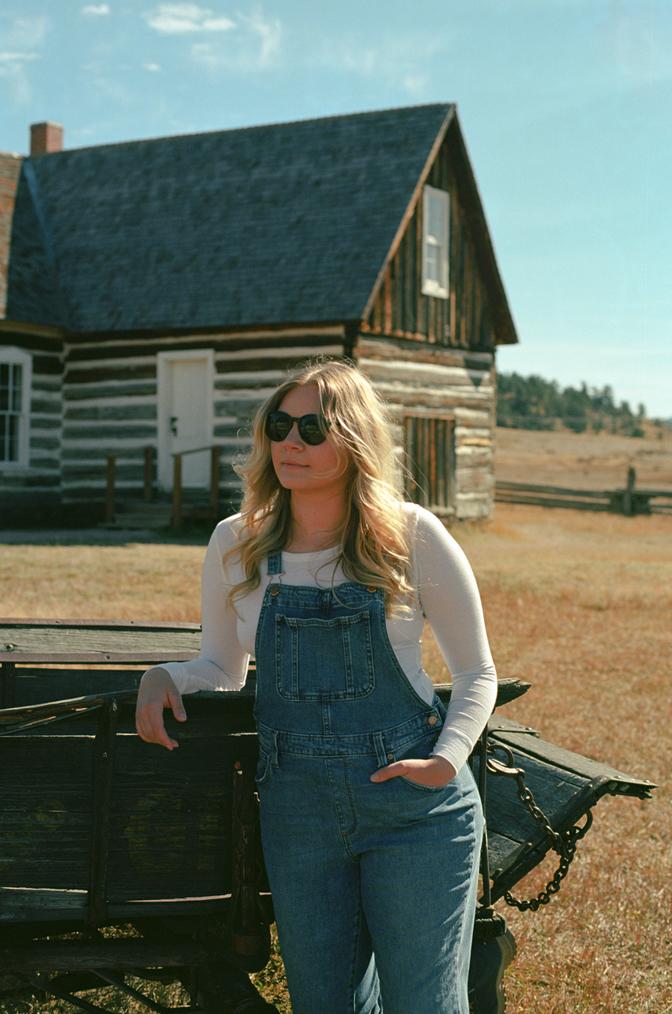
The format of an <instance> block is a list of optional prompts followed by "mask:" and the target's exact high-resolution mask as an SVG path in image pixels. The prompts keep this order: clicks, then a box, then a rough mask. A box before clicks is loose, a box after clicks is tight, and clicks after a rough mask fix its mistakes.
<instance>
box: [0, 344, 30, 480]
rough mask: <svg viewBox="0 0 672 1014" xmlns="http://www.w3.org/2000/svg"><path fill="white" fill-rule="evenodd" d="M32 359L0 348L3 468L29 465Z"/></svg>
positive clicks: (0, 461)
mask: <svg viewBox="0 0 672 1014" xmlns="http://www.w3.org/2000/svg"><path fill="white" fill-rule="evenodd" d="M31 366H32V362H31V357H30V354H29V353H28V352H24V351H23V349H17V348H10V347H7V346H5V347H1V346H0V467H2V466H7V465H18V466H27V465H28V426H29V410H30V384H31Z"/></svg>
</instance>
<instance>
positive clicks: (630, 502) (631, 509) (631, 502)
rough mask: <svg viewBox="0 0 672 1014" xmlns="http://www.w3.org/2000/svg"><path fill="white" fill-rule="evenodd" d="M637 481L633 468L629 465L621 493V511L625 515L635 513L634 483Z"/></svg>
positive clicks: (629, 515) (628, 515)
mask: <svg viewBox="0 0 672 1014" xmlns="http://www.w3.org/2000/svg"><path fill="white" fill-rule="evenodd" d="M636 481H637V473H636V471H635V469H634V468H633V467H632V465H630V468H629V469H628V478H627V481H626V484H625V493H624V494H623V513H624V514H625V515H626V516H627V517H632V515H633V514H634V513H635V497H634V492H635V483H636Z"/></svg>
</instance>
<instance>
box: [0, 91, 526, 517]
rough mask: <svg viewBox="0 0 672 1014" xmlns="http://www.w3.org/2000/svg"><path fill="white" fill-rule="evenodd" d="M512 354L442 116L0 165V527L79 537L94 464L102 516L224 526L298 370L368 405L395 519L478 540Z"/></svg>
mask: <svg viewBox="0 0 672 1014" xmlns="http://www.w3.org/2000/svg"><path fill="white" fill-rule="evenodd" d="M517 340H518V339H517V335H516V330H515V325H514V323H513V319H512V315H511V312H510V309H509V306H508V302H507V297H506V294H505V291H504V286H503V283H502V279H501V277H500V273H499V270H498V266H497V262H496V258H495V253H494V248H493V243H492V240H491V237H490V233H489V231H488V226H487V223H486V219H485V214H484V210H483V206H482V202H481V199H480V196H479V193H478V189H477V185H476V181H475V177H474V172H473V170H472V167H471V165H470V161H469V157H468V154H467V150H466V147H465V142H464V139H463V136H462V131H461V129H460V125H459V121H458V116H457V109H456V106H455V105H454V104H450V103H443V104H431V105H421V106H411V107H404V108H398V109H386V110H382V111H374V112H366V113H358V114H354V115H343V116H329V117H323V118H318V119H312V120H303V121H297V122H291V123H278V124H271V125H267V126H255V127H249V128H243V129H234V130H225V131H215V132H209V133H202V134H194V135H183V136H176V137H161V138H156V139H149V140H140V141H130V142H126V143H117V144H105V145H100V146H95V147H87V148H79V149H66V150H64V149H63V131H62V128H61V127H60V126H59V125H58V124H54V123H40V124H34V125H33V126H32V127H31V148H30V155H28V156H22V155H17V154H12V153H0V524H4V525H8V524H10V523H17V522H22V521H25V520H28V519H35V518H36V517H37V518H39V519H41V520H42V521H43V522H46V521H50V522H59V523H63V522H68V521H69V522H73V523H74V522H77V523H83V522H86V521H97V520H101V519H102V517H103V515H104V511H105V502H106V491H109V483H110V472H109V468H110V462H112V464H113V466H114V473H113V474H114V483H115V487H114V496H115V497H116V498H117V499H121V500H124V501H125V500H128V501H129V502H130V501H132V500H133V498H137V499H140V498H142V497H143V495H144V496H145V497H147V498H153V499H155V500H156V501H157V502H159V503H161V502H163V500H166V499H168V498H169V497H170V495H171V492H172V490H173V486H174V483H175V482H176V481H177V482H179V483H180V484H181V485H182V486H183V487H184V490H185V492H186V493H187V494H189V493H191V494H193V496H194V497H196V498H197V497H198V495H199V491H200V492H205V491H208V490H209V491H210V493H211V494H212V492H213V488H214V505H215V510H216V511H217V512H219V513H220V514H224V513H230V512H231V511H232V510H235V509H237V504H238V502H239V496H240V480H239V479H238V476H237V475H236V474H235V472H234V470H233V465H234V464H235V462H236V460H239V458H240V456H241V455H242V454H244V452H245V449H246V448H247V447H248V446H249V433H250V421H251V418H252V416H253V414H254V411H255V409H256V408H257V406H258V405H259V404H260V403H261V402H262V401H263V399H264V398H265V397H266V396H267V394H268V393H269V392H270V391H271V390H272V389H273V388H274V387H275V386H276V385H277V384H278V383H279V382H280V381H281V380H282V379H283V378H284V376H285V374H286V371H287V370H288V369H290V368H292V367H295V366H296V365H298V364H300V363H301V362H303V361H304V360H305V359H307V358H308V357H310V356H311V355H313V354H315V353H325V354H331V355H337V356H347V357H349V358H350V359H351V360H353V361H354V362H355V363H356V364H357V366H358V367H359V369H361V370H362V371H363V372H364V373H365V374H366V375H367V376H368V377H369V378H370V379H371V380H372V382H373V383H374V385H375V386H376V388H377V389H378V390H379V392H380V393H381V395H382V396H383V397H384V399H385V401H386V402H387V404H388V406H389V411H390V416H391V419H392V423H393V427H394V433H395V442H396V446H397V454H398V462H399V473H398V481H399V486H400V488H401V489H404V490H405V493H406V496H407V498H409V499H412V500H415V501H417V502H420V503H422V504H424V505H425V506H427V507H429V508H430V509H432V510H434V511H435V512H436V513H437V514H439V515H441V516H443V517H444V518H446V520H448V521H449V520H450V519H451V518H472V519H479V518H486V517H487V516H488V515H489V513H490V511H491V509H492V505H493V495H494V466H493V453H494V436H495V388H496V385H495V350H496V346H497V345H498V344H502V343H515V342H516V341H517ZM198 449H200V450H198ZM188 452H192V453H188ZM176 455H178V456H179V461H180V475H179V477H178V478H177V479H176V471H175V460H176V458H175V456H176ZM206 495H207V493H206ZM210 503H211V505H212V503H213V500H212V497H211V500H210ZM108 506H109V504H108Z"/></svg>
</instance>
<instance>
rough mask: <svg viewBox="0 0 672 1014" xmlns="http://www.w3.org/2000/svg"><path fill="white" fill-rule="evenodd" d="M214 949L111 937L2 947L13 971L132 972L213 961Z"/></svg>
mask: <svg viewBox="0 0 672 1014" xmlns="http://www.w3.org/2000/svg"><path fill="white" fill-rule="evenodd" d="M214 951H215V948H214V947H212V946H211V947H210V948H208V947H207V946H206V945H205V944H202V943H195V942H194V941H193V940H190V939H189V938H185V939H184V940H180V941H179V942H178V943H170V942H165V941H163V942H160V943H155V942H148V941H145V940H113V939H110V940H105V941H99V942H98V943H95V944H90V943H84V942H83V941H81V940H72V941H67V940H59V941H58V942H57V941H53V942H51V943H31V944H29V945H24V946H17V947H0V967H3V968H6V969H11V971H12V972H13V973H25V972H31V971H41V972H57V971H68V970H70V969H76V970H78V971H82V970H83V969H96V968H113V969H128V970H129V971H132V970H133V969H138V968H146V967H162V968H170V967H184V965H189V964H192V963H194V964H199V963H202V962H206V961H212V960H213V957H214ZM218 951H219V954H218V956H219V957H221V943H220V945H219V948H218ZM96 1010H102V1008H96Z"/></svg>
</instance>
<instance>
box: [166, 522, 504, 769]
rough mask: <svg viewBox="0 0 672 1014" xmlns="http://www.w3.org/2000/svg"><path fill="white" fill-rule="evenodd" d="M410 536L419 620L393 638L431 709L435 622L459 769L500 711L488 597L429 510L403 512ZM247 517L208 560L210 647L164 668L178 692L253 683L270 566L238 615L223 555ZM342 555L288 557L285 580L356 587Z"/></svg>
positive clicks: (205, 628) (441, 750)
mask: <svg viewBox="0 0 672 1014" xmlns="http://www.w3.org/2000/svg"><path fill="white" fill-rule="evenodd" d="M404 510H405V512H406V515H407V520H408V522H409V525H410V531H411V544H412V547H413V548H412V575H413V586H414V588H415V592H416V594H415V599H414V602H413V603H411V609H412V612H411V615H404V616H393V617H389V618H388V619H387V620H386V625H387V633H388V636H389V639H390V643H391V645H392V648H393V650H394V653H395V655H396V657H397V659H398V661H399V664H400V666H401V668H402V669H403V671H404V673H405V675H406V676H407V678H408V679H409V680H410V682H411V684H412V685H413V687H414V689H415V690H416V692H417V693H418V694H419V695H420V697H422V699H423V700H425V701H427V703H430V702H431V700H432V697H433V693H434V691H433V686H432V681H431V679H430V677H429V676H428V675H427V673H426V672H425V670H424V669H423V667H422V655H421V649H422V633H423V628H424V620H425V617H426V618H427V620H428V622H429V624H430V626H431V628H432V631H433V632H434V636H435V638H436V641H437V643H438V645H439V649H440V651H441V654H442V655H443V657H444V659H445V661H446V664H447V665H448V668H449V669H450V672H451V676H452V681H453V691H452V695H451V699H450V703H449V705H448V711H447V715H446V720H445V722H444V725H443V729H442V731H441V734H440V736H439V738H438V740H437V743H436V745H435V747H434V751H433V752H434V754H438V755H440V756H441V757H445V758H446V760H448V761H450V763H451V764H452V765H453V767H454V768H455V770H459V769H460V767H461V766H462V765H463V764H464V762H465V761H466V759H467V757H468V756H469V753H470V752H471V750H472V748H473V746H474V744H475V743H476V740H477V739H478V736H479V735H480V733H481V731H482V730H483V728H484V726H485V724H486V722H487V720H488V717H489V715H490V713H491V711H492V709H493V707H494V704H495V699H496V696H497V675H496V672H495V667H494V664H493V661H492V656H491V654H490V648H489V645H488V639H487V635H486V631H485V624H484V620H483V610H482V607H481V600H480V596H479V593H478V588H477V585H476V579H475V578H474V574H473V571H472V569H471V567H470V565H469V562H468V560H467V558H466V556H465V555H464V553H463V551H462V549H461V548H460V546H459V545H458V544H457V542H456V541H455V539H454V538H453V537H452V536H451V535H450V533H449V532H448V531H447V530H446V529H445V527H444V526H443V524H442V523H441V522H440V521H439V519H438V518H436V517H435V516H434V515H433V514H432V513H431V512H430V511H428V510H426V509H425V508H424V507H420V506H418V505H417V504H412V503H407V504H405V505H404ZM240 528H241V518H240V514H235V515H233V516H232V517H229V518H226V519H225V520H224V521H220V523H219V524H218V525H217V527H216V528H215V530H214V532H213V533H212V537H211V539H210V543H209V545H208V548H207V551H206V554H205V560H204V563H203V574H202V581H201V625H202V636H201V650H200V654H199V655H198V657H197V658H194V659H191V660H190V661H188V662H168V663H162V665H161V668H162V669H165V670H167V671H168V672H169V673H170V676H171V678H172V680H173V682H174V683H175V685H176V687H177V689H178V690H179V691H180V692H181V693H183V694H188V693H193V692H194V691H197V690H240V688H241V687H242V686H243V684H244V683H245V678H246V674H247V667H248V662H249V660H250V657H253V656H254V641H255V634H256V629H257V623H258V621H259V615H260V612H261V605H262V600H263V598H264V592H265V590H266V587H267V585H268V583H269V575H268V570H267V563H266V561H262V564H261V567H260V570H261V583H260V585H259V587H258V588H256V589H255V590H254V591H253V592H251V593H250V594H248V595H247V596H245V598H242V599H240V598H239V599H237V600H236V608H237V611H238V613H239V616H236V613H235V612H234V610H233V609H232V608H231V607H230V606H228V605H227V601H226V598H227V593H228V591H229V589H230V587H231V586H232V585H233V584H237V583H238V582H239V581H241V580H242V579H243V572H242V568H241V567H240V564H239V563H238V562H237V561H236V559H235V557H234V559H233V561H229V562H228V563H227V566H226V567H225V566H224V565H223V563H222V557H223V555H224V554H225V553H226V551H227V550H228V549H230V548H231V547H232V546H233V545H235V543H236V540H237V537H238V533H239V532H240ZM337 554H338V549H335V548H330V549H323V550H319V551H317V552H311V553H288V552H285V551H283V554H282V565H283V574H282V581H283V583H284V584H288V585H311V586H313V585H314V586H316V587H320V588H323V587H328V586H329V585H331V584H334V585H336V584H339V583H341V582H344V581H347V580H348V578H347V577H346V576H345V575H344V573H343V571H342V568H341V566H340V564H339V563H338V561H337V560H336V556H337Z"/></svg>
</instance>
